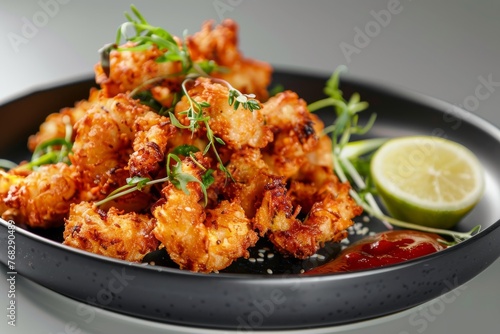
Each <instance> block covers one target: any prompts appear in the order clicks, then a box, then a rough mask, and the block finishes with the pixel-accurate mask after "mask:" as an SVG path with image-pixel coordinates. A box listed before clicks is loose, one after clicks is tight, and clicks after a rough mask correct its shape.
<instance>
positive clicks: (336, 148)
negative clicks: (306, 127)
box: [308, 66, 481, 245]
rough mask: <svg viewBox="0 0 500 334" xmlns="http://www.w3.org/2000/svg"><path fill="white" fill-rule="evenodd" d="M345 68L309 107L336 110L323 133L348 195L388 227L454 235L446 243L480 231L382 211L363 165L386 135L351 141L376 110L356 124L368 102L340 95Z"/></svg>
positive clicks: (364, 129) (368, 126)
mask: <svg viewBox="0 0 500 334" xmlns="http://www.w3.org/2000/svg"><path fill="white" fill-rule="evenodd" d="M345 70H346V68H345V67H343V66H342V67H339V68H337V70H336V71H335V72H334V73H333V74H332V76H331V77H330V79H329V80H328V81H327V84H326V87H325V90H324V92H325V94H326V95H327V96H328V97H327V98H325V99H322V100H319V101H316V102H314V103H311V104H309V105H308V108H309V111H310V112H315V111H317V110H319V109H322V108H326V107H333V108H334V109H335V111H336V113H337V118H336V120H335V122H334V123H333V124H332V125H331V126H329V127H326V128H325V130H324V133H325V134H330V136H331V139H332V143H333V164H334V171H335V173H336V174H337V176H338V177H339V180H340V181H341V182H350V183H351V185H352V187H351V190H350V195H351V197H352V198H353V199H354V200H355V201H356V202H357V203H358V205H360V206H361V207H362V208H363V210H364V211H365V212H367V213H368V214H369V215H371V216H373V217H375V218H377V219H379V220H380V221H381V222H382V223H383V224H385V225H386V227H387V228H388V229H392V228H393V227H392V225H394V226H398V227H400V228H407V229H412V230H420V231H423V232H429V233H436V234H438V235H446V236H449V237H451V238H453V241H452V242H447V241H444V240H443V241H442V242H443V243H446V244H448V245H453V244H456V243H459V242H462V241H464V240H467V239H469V238H470V237H472V236H473V235H475V234H476V233H477V232H479V230H480V229H481V226H475V227H474V228H472V229H471V230H470V231H468V232H464V233H461V232H456V231H452V230H445V229H437V228H431V227H426V226H422V225H418V224H413V223H409V222H405V221H401V220H399V219H395V218H393V217H390V216H388V215H386V214H384V213H383V211H382V210H381V209H380V207H379V206H378V204H377V201H376V199H375V196H376V191H375V190H374V189H373V188H372V187H371V183H370V182H369V175H368V173H366V172H364V171H366V168H363V167H362V166H366V164H369V162H370V160H369V154H370V153H373V152H374V151H375V150H376V149H378V148H379V147H380V146H381V145H382V144H383V143H384V142H385V141H386V140H387V138H374V139H364V140H358V141H351V136H352V135H364V134H366V133H367V132H368V131H369V130H370V129H371V127H372V126H373V124H374V123H375V119H376V114H371V115H370V118H369V119H368V122H367V123H366V125H364V126H360V125H359V124H358V121H359V115H358V114H359V113H360V112H361V111H364V110H366V109H367V108H368V103H367V102H363V101H361V99H360V96H359V94H358V93H354V94H352V96H351V97H350V98H349V100H346V99H345V98H344V97H343V93H342V91H341V90H340V88H339V82H340V74H341V73H342V72H343V71H345ZM367 155H368V157H367ZM356 166H358V168H356ZM360 166H361V167H360Z"/></svg>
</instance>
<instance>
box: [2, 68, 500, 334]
mask: <svg viewBox="0 0 500 334" xmlns="http://www.w3.org/2000/svg"><path fill="white" fill-rule="evenodd" d="M326 79H327V78H326V77H314V76H309V75H302V74H297V73H286V72H277V73H276V74H275V75H274V83H275V84H283V85H284V87H285V88H287V89H291V90H294V91H296V92H298V93H299V95H300V96H301V97H302V98H304V99H305V100H306V101H308V102H312V101H315V100H317V99H320V98H322V97H323V93H322V90H323V87H324V84H325V81H326ZM92 85H93V79H90V78H89V79H85V80H81V81H77V82H73V83H70V84H64V85H60V86H56V87H53V88H49V89H44V90H40V91H37V92H34V93H31V94H29V95H26V96H23V97H20V98H18V99H15V100H13V101H11V102H9V103H6V104H4V105H2V106H0V124H4V125H5V126H4V128H3V129H2V131H1V132H0V157H1V158H7V159H11V160H17V161H18V160H20V159H23V158H26V157H28V156H29V153H28V152H27V150H26V139H27V137H28V135H30V134H32V133H35V132H36V131H37V129H38V126H39V124H40V123H41V122H42V121H43V119H44V118H45V116H46V115H47V114H49V113H51V112H54V111H57V110H59V108H61V107H65V106H71V105H73V103H74V101H76V100H79V99H84V98H86V97H87V96H88V90H89V87H91V86H92ZM341 87H342V89H343V91H344V93H345V94H346V96H349V95H350V94H351V93H352V92H355V91H357V92H359V93H360V94H361V97H362V98H363V99H364V100H366V101H368V102H369V103H370V109H369V111H368V112H366V113H367V114H368V113H370V112H376V113H377V114H378V118H377V121H376V124H375V126H374V128H373V129H372V130H371V132H370V136H372V137H380V136H384V137H387V136H390V137H393V136H400V135H411V134H425V135H439V136H445V137H447V138H450V139H452V140H455V141H457V142H460V143H462V144H464V145H465V146H467V147H469V148H470V149H471V150H472V151H474V152H475V153H476V154H477V156H478V158H479V159H480V160H481V162H482V164H483V166H484V168H485V171H486V179H487V182H486V183H487V187H486V192H485V196H484V198H483V199H482V201H481V202H480V203H479V204H478V205H477V207H476V208H475V209H474V210H473V211H472V212H471V213H470V214H469V215H468V216H467V217H466V218H465V219H464V220H463V221H462V222H460V223H459V224H458V226H457V227H456V229H457V230H460V231H468V230H470V229H471V228H472V227H473V226H475V225H477V224H481V225H482V226H483V229H482V231H481V232H480V233H479V234H477V235H475V236H474V237H472V238H471V239H469V240H467V241H465V242H463V243H461V244H459V245H457V246H455V247H452V248H449V249H446V250H444V251H441V252H439V253H436V254H432V255H429V256H426V257H422V258H420V259H416V260H413V261H408V262H406V263H402V264H398V265H392V266H388V267H385V268H380V269H374V270H366V271H360V272H356V273H343V274H332V275H319V276H301V275H298V274H297V272H298V271H299V270H300V269H302V268H306V267H308V266H314V265H316V264H317V263H319V262H321V259H322V257H318V258H316V259H315V260H311V261H304V262H300V261H291V260H288V259H283V258H281V257H278V256H275V257H274V258H273V260H272V261H271V260H269V259H268V258H267V257H264V258H263V259H264V260H261V261H262V262H258V261H256V262H255V263H256V264H250V263H251V262H249V261H247V260H245V261H239V262H238V263H237V264H235V265H233V266H231V267H230V268H228V270H226V272H223V273H219V274H210V275H206V274H197V273H191V272H188V271H181V270H178V269H176V268H171V267H168V266H169V265H170V263H169V261H168V258H165V256H164V255H165V254H161V253H159V254H153V255H152V256H153V257H154V259H155V261H156V262H157V263H159V264H162V265H156V266H150V265H141V264H133V263H128V262H125V261H120V260H115V259H110V258H105V257H102V256H98V255H95V254H90V253H86V252H83V251H80V250H76V249H73V248H69V247H66V246H64V245H62V244H61V243H60V242H59V241H60V238H61V230H52V231H36V230H27V229H23V228H17V229H16V234H15V235H16V239H15V246H16V270H17V272H18V273H19V274H21V275H23V276H25V277H27V278H29V279H31V280H33V281H35V282H37V283H39V284H41V285H43V286H45V287H48V288H50V289H52V290H54V291H56V292H59V293H61V294H63V295H66V296H68V297H71V298H74V299H76V300H78V301H82V302H85V303H89V304H92V305H95V306H98V307H102V308H105V309H109V310H113V311H116V312H120V313H124V314H127V315H131V316H135V317H141V318H146V319H150V320H154V321H159V322H165V323H171V324H178V325H189V326H196V327H206V328H224V329H239V330H241V331H251V330H263V329H292V328H293V329H298V328H311V327H322V326H333V325H340V324H346V323H352V322H357V321H361V320H365V319H370V318H375V317H379V316H383V315H387V314H391V313H394V312H398V311H402V310H404V309H407V308H410V307H413V306H415V305H418V304H421V303H423V302H426V301H429V300H431V299H433V298H436V297H438V296H440V295H442V294H444V293H446V292H448V291H449V290H451V289H453V288H455V287H457V286H459V285H461V284H463V283H465V282H467V281H468V280H470V279H471V278H473V277H474V276H476V275H477V274H479V273H480V272H482V271H483V270H484V269H485V268H487V267H488V266H489V265H490V264H491V263H492V262H494V261H495V260H496V259H497V258H498V256H499V255H500V221H498V219H499V218H500V206H499V205H498V203H497V202H498V198H500V172H499V171H498V168H497V166H498V162H499V161H498V157H499V156H500V130H498V129H497V128H495V127H494V126H492V125H490V124H489V123H487V122H486V121H484V120H482V119H480V118H478V117H477V116H475V115H473V114H470V113H467V112H465V111H463V110H460V109H458V108H455V107H453V106H451V105H449V104H447V103H444V102H441V101H438V100H435V99H432V98H429V97H424V96H420V95H416V94H409V93H403V92H399V91H394V90H392V89H387V88H384V87H382V88H381V87H378V86H377V85H374V84H367V83H363V82H359V81H356V80H352V79H344V80H342V85H341ZM321 116H322V118H323V119H324V120H325V122H327V123H330V122H331V121H332V115H331V114H329V113H325V114H322V115H321ZM358 222H359V223H362V220H361V219H360V220H358ZM362 224H364V225H363V226H365V225H366V226H367V227H369V229H370V230H371V231H378V230H381V229H383V227H382V225H381V224H380V223H378V222H376V221H374V220H372V221H371V222H369V223H366V224H365V223H362ZM356 231H359V229H358V230H354V229H351V232H352V234H351V235H350V239H351V240H356V239H357V238H359V237H360V236H359V235H356V234H357V233H356ZM7 237H8V225H7V224H6V223H5V222H1V224H0V240H1V242H2V244H3V245H5V244H6V243H7ZM259 246H260V248H263V247H267V246H268V245H259ZM258 249H259V247H257V248H256V249H255V250H254V252H255V253H254V256H255V257H256V258H258V257H259V256H258V253H259V250H258ZM338 249H339V245H329V248H327V249H325V250H323V255H325V256H326V257H328V256H330V257H331V256H334V255H335V254H336V252H337V251H338ZM269 252H272V249H271V250H267V251H266V253H269ZM318 259H319V260H318ZM0 261H1V262H2V263H4V264H6V263H7V252H0ZM267 269H272V270H273V274H272V275H269V274H267V272H268V271H267Z"/></svg>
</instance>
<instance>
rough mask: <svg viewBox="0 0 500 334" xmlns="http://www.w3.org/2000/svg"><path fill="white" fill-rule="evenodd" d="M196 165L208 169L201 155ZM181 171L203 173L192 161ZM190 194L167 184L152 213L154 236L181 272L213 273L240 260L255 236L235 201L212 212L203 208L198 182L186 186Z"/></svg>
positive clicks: (241, 209) (195, 175) (198, 176)
mask: <svg viewBox="0 0 500 334" xmlns="http://www.w3.org/2000/svg"><path fill="white" fill-rule="evenodd" d="M196 159H197V160H198V163H201V164H203V165H208V162H207V161H206V159H205V158H203V157H202V156H201V155H200V154H197V155H196ZM182 171H183V173H186V174H188V175H191V176H192V177H195V178H196V179H198V180H200V179H201V174H202V170H201V169H200V168H199V166H198V165H197V164H195V163H194V162H193V160H191V159H187V158H186V159H184V160H182ZM187 190H188V192H189V194H187V193H185V192H184V191H183V190H181V189H177V188H176V187H175V186H174V185H173V184H172V183H168V184H167V185H166V186H165V188H164V189H163V190H162V193H163V195H164V198H163V199H161V200H160V201H159V202H158V203H157V204H156V206H155V207H154V208H153V210H152V212H153V215H154V217H155V218H156V220H157V222H156V227H155V229H154V231H153V232H154V235H155V236H156V238H157V239H158V240H160V241H161V243H162V246H164V247H165V248H166V249H167V252H168V254H169V255H170V257H171V258H172V260H173V261H174V262H176V263H177V264H178V265H179V266H180V268H181V269H188V270H191V271H196V272H207V273H208V272H216V271H219V270H222V269H224V268H226V267H227V266H229V265H230V264H231V263H232V262H233V261H234V260H236V259H238V258H240V257H248V256H249V253H248V250H247V249H248V248H249V247H251V246H253V245H255V243H256V242H257V239H258V236H257V233H255V231H253V230H252V227H251V224H250V220H249V219H248V218H247V217H246V216H245V212H244V211H243V208H242V207H241V206H240V205H239V204H238V203H237V202H236V201H235V202H229V201H225V200H223V201H221V202H220V203H219V204H218V205H217V206H216V207H215V208H210V209H208V208H204V207H203V201H204V195H203V192H202V190H201V188H200V184H199V183H197V182H188V183H187Z"/></svg>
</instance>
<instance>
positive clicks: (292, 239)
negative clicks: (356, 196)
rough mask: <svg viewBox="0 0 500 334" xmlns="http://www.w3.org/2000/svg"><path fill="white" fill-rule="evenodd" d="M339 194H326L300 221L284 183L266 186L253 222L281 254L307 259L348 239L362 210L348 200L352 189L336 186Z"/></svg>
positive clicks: (345, 185) (343, 184)
mask: <svg viewBox="0 0 500 334" xmlns="http://www.w3.org/2000/svg"><path fill="white" fill-rule="evenodd" d="M335 188H336V193H330V192H326V193H324V194H323V195H321V196H319V197H320V198H322V199H321V200H319V201H317V202H314V203H313V204H312V205H311V210H310V211H309V212H305V213H307V216H306V217H305V218H304V220H301V219H299V218H298V216H299V214H300V211H301V207H300V205H294V203H293V200H292V197H291V196H290V195H289V193H288V192H287V189H286V184H285V183H284V182H283V179H282V178H281V179H279V178H276V179H274V180H273V182H271V183H268V184H267V185H266V189H265V192H264V196H263V199H262V204H261V206H260V207H259V208H258V209H257V212H256V215H255V217H254V219H253V224H254V227H255V228H256V229H257V230H258V231H259V234H260V236H266V237H267V238H268V239H269V240H270V241H271V242H272V243H273V244H274V245H275V247H276V248H277V249H278V250H279V251H280V252H282V253H285V254H291V255H293V256H294V257H296V258H301V259H304V258H307V257H309V256H311V255H313V254H314V253H316V252H317V251H318V249H319V248H320V247H322V246H323V245H324V244H325V243H326V242H338V241H340V240H342V239H344V238H345V237H346V235H347V231H346V229H347V228H348V227H349V226H351V225H352V224H353V221H352V219H353V218H354V217H355V216H357V215H359V214H361V208H360V207H359V206H358V205H357V204H356V203H355V202H354V201H353V200H352V198H351V197H350V196H349V189H350V186H349V185H348V184H345V183H337V184H336V187H335Z"/></svg>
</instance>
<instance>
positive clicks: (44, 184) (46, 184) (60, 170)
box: [4, 163, 80, 228]
mask: <svg viewBox="0 0 500 334" xmlns="http://www.w3.org/2000/svg"><path fill="white" fill-rule="evenodd" d="M79 187H80V183H79V181H78V178H77V173H76V171H75V168H74V167H73V166H68V165H66V164H64V163H57V164H51V165H43V166H41V167H39V168H38V169H37V170H36V171H33V172H32V173H30V174H29V175H28V176H26V177H25V178H22V179H21V180H20V181H18V182H16V183H15V184H13V185H11V186H10V187H9V191H8V193H7V196H6V197H4V203H5V205H6V206H7V207H9V208H13V209H15V210H16V211H15V212H16V213H15V217H16V219H17V220H18V221H19V222H20V223H25V224H27V225H28V226H30V227H36V228H50V227H57V226H61V225H62V224H63V223H64V220H63V219H64V217H66V215H67V214H68V212H69V207H70V205H71V204H72V203H74V202H75V201H78V199H79V192H78V189H79Z"/></svg>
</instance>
